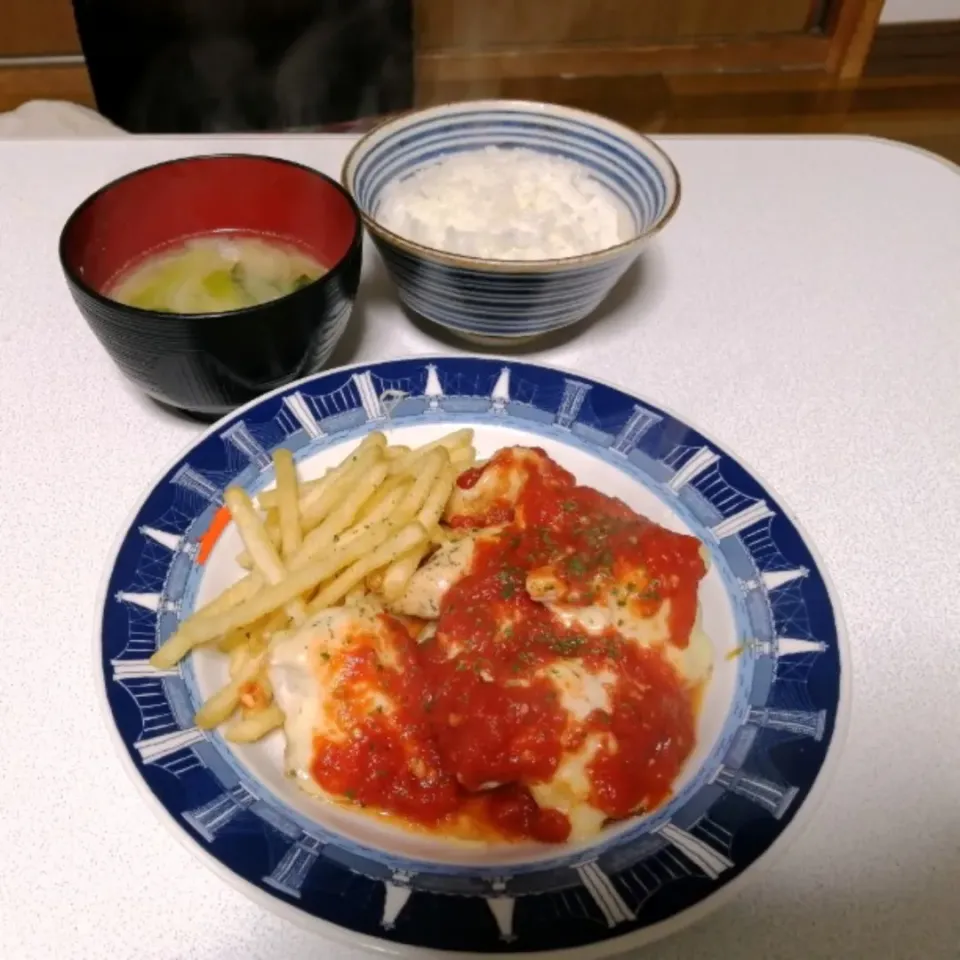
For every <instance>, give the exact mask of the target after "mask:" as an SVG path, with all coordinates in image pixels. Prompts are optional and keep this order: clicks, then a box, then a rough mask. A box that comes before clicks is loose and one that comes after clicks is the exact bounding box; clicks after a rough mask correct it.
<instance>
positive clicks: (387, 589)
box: [378, 541, 430, 604]
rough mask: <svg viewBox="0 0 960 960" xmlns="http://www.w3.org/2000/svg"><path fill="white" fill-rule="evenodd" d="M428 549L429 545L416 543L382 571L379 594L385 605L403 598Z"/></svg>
mask: <svg viewBox="0 0 960 960" xmlns="http://www.w3.org/2000/svg"><path fill="white" fill-rule="evenodd" d="M429 549H430V543H429V541H427V542H426V543H418V544H417V545H416V546H415V547H413V548H412V549H411V550H408V551H407V552H406V553H404V554H401V555H400V556H399V557H397V559H396V560H394V561H393V563H391V564H390V566H389V567H387V569H386V570H384V571H383V574H382V577H381V581H380V588H379V591H378V592H379V593H380V594H382V595H383V599H384V601H385V602H386V603H388V604H390V603H393V602H394V601H395V600H399V599H400V597H402V596H403V592H404V590H406V589H407V584H408V583H409V582H410V579H411V577H413V575H414V574H415V573H416V572H417V568H418V567H419V566H420V561H421V560H422V559H423V558H424V555H425V554H426V552H427V551H428V550H429Z"/></svg>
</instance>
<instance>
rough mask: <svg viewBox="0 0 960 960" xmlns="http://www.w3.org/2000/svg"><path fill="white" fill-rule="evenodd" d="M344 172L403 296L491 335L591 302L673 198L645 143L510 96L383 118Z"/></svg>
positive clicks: (536, 333)
mask: <svg viewBox="0 0 960 960" xmlns="http://www.w3.org/2000/svg"><path fill="white" fill-rule="evenodd" d="M342 181H343V184H344V186H345V187H346V189H347V191H348V192H349V193H350V194H351V196H352V197H353V198H354V200H355V201H356V204H357V206H358V207H359V209H360V214H361V216H362V218H363V221H364V224H365V225H366V227H367V230H368V232H369V234H370V236H371V237H372V238H373V240H374V243H375V244H376V246H377V248H378V250H379V251H380V254H381V255H382V257H383V259H384V261H385V263H386V267H387V270H388V272H389V273H390V276H391V277H392V278H393V281H394V282H395V284H396V286H397V292H398V295H399V298H400V300H401V302H402V303H403V304H404V305H405V306H406V307H407V308H408V309H409V310H411V311H413V312H414V313H416V314H419V315H420V316H422V317H424V318H426V319H427V320H430V321H432V322H433V323H436V324H439V325H441V326H443V327H445V328H447V329H448V330H450V331H452V332H454V333H455V334H457V335H458V336H460V337H462V338H465V339H467V340H470V341H472V342H474V343H482V344H493V345H500V346H503V345H506V346H510V345H511V344H517V343H519V342H524V341H529V340H532V339H535V338H536V337H540V336H543V335H544V334H547V333H551V332H553V331H555V330H559V329H561V328H563V327H567V326H570V325H571V324H574V323H577V322H579V321H580V320H583V319H584V318H586V317H587V316H589V315H590V314H591V313H593V312H594V310H596V309H597V307H599V305H600V304H601V303H602V302H603V300H604V299H605V298H606V296H607V295H608V294H609V293H610V291H611V290H612V289H613V287H614V286H615V285H616V283H617V281H618V280H619V279H620V278H621V277H622V276H623V274H624V273H625V272H626V271H627V270H628V269H629V267H630V266H631V265H632V264H633V262H634V261H635V260H636V258H637V257H638V256H639V254H640V252H641V251H642V250H643V248H644V246H645V245H646V244H647V243H648V242H649V240H650V239H651V237H653V236H654V235H655V234H656V233H658V232H659V231H660V230H661V229H662V228H663V227H664V226H665V225H666V223H667V222H668V221H669V220H670V219H671V218H672V216H673V214H674V212H675V211H676V209H677V206H678V204H679V201H680V178H679V175H678V174H677V171H676V168H675V167H674V165H673V163H672V162H671V161H670V158H669V157H668V156H667V155H666V154H665V153H664V152H663V151H662V150H661V149H660V148H659V147H658V146H657V145H656V144H655V143H653V141H651V140H649V139H647V138H646V137H643V136H641V135H640V134H638V133H635V132H633V131H632V130H630V129H629V128H628V127H625V126H622V125H621V124H619V123H615V122H613V121H612V120H607V119H605V118H604V117H600V116H598V115H596V114H592V113H588V112H586V111H583V110H576V109H573V108H570V107H561V106H556V105H553V104H545V103H535V102H527V101H520V100H477V101H473V102H467V103H457V104H447V105H443V106H436V107H430V108H427V109H424V110H418V111H414V112H412V113H408V114H404V115H403V116H400V117H395V118H393V119H390V120H388V121H386V122H385V123H383V124H381V125H380V126H378V127H376V128H375V129H374V130H372V131H370V132H369V133H367V134H366V135H365V136H364V137H363V138H362V139H361V140H360V141H359V142H358V143H357V144H356V146H354V148H353V149H352V150H351V151H350V153H349V155H348V156H347V159H346V161H345V163H344V166H343V173H342Z"/></svg>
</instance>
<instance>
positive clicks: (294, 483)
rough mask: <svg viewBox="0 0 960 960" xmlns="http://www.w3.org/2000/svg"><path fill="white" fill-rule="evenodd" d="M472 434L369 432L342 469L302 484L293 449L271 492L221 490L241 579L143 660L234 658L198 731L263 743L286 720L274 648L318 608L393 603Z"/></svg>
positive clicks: (437, 537) (280, 456)
mask: <svg viewBox="0 0 960 960" xmlns="http://www.w3.org/2000/svg"><path fill="white" fill-rule="evenodd" d="M475 461H476V450H475V449H474V446H473V431H472V430H469V429H463V430H457V431H455V432H453V433H450V434H447V435H446V436H444V437H441V438H440V439H439V440H435V441H433V442H431V443H428V444H425V445H424V446H421V447H418V448H415V449H411V448H410V447H405V446H391V445H389V444H388V443H387V439H386V437H385V436H384V435H383V434H382V433H371V434H368V435H367V437H366V438H364V440H363V441H362V442H361V443H360V444H359V446H357V448H356V449H355V450H354V451H353V452H352V453H351V454H350V455H349V456H347V457H346V459H344V460H343V461H342V462H341V463H339V464H337V466H335V467H333V468H331V469H330V470H328V471H327V472H326V473H325V474H324V475H323V476H322V477H320V478H319V479H317V480H310V481H306V482H303V481H301V480H300V479H299V477H298V475H297V470H296V466H295V464H294V461H293V456H292V455H291V453H290V451H289V450H277V451H276V452H275V454H274V457H273V462H274V468H275V474H276V486H275V487H274V488H273V489H271V490H267V491H265V492H263V493H261V494H260V495H259V496H258V497H257V503H256V504H255V503H254V502H253V501H252V500H251V499H250V497H249V496H248V495H247V493H246V492H245V491H244V490H242V489H240V488H238V487H231V488H229V489H228V490H227V491H226V493H225V494H224V502H225V504H226V506H227V508H228V509H229V511H230V514H231V517H232V519H233V522H234V523H235V524H236V526H237V530H238V531H239V533H240V537H241V539H242V541H243V546H244V550H243V552H242V553H241V554H240V555H239V556H238V557H237V562H238V563H239V564H240V566H241V567H243V568H244V569H246V570H247V571H248V572H247V573H246V574H245V575H244V576H243V577H242V578H241V579H240V580H238V581H237V582H236V583H234V584H233V586H231V587H229V588H228V589H227V590H225V591H224V592H223V593H221V594H220V595H219V596H218V597H216V598H215V599H214V600H212V601H211V602H210V603H208V604H207V605H206V606H204V607H202V608H201V609H200V610H198V611H197V612H196V613H194V614H193V615H192V616H190V617H188V618H187V619H186V620H185V621H184V622H183V623H182V624H181V625H180V627H179V629H178V630H177V631H176V632H175V633H174V634H173V635H172V636H171V637H170V638H169V639H168V640H167V641H166V642H165V643H164V644H163V645H162V646H161V647H160V648H159V649H158V650H157V651H156V653H154V655H153V656H152V657H151V658H150V662H151V663H152V664H153V665H154V666H155V667H157V668H160V669H168V668H170V667H172V666H174V665H175V664H177V663H179V662H180V660H182V659H183V658H184V657H185V656H187V654H188V653H190V651H191V650H194V649H196V648H199V647H203V648H206V649H214V650H218V651H220V652H221V653H224V654H226V655H227V656H228V657H229V667H230V680H229V682H228V683H227V684H226V685H225V686H224V687H222V688H221V689H220V690H218V691H217V692H216V693H214V694H213V695H212V696H211V697H210V698H209V699H208V700H207V701H206V702H205V703H204V704H203V705H202V706H201V707H200V709H199V710H198V711H197V715H196V724H197V726H198V727H200V728H201V729H206V730H209V729H213V728H214V727H217V726H220V725H221V724H223V723H227V722H228V721H229V725H228V726H227V728H226V730H225V732H224V733H225V736H226V737H227V739H229V740H232V741H234V742H236V743H250V742H253V741H255V740H259V739H260V738H261V737H263V736H265V735H266V734H267V733H269V732H270V731H271V730H274V729H276V728H277V727H279V726H281V725H282V724H283V719H284V718H283V714H282V712H281V711H280V708H279V707H278V706H277V704H276V703H275V702H274V700H273V691H272V689H271V687H270V680H269V677H268V676H267V670H266V666H267V663H268V659H269V652H270V646H271V643H273V642H275V640H276V639H277V638H278V637H279V636H280V635H281V634H283V633H285V632H286V631H289V630H290V629H292V628H295V627H297V626H298V625H299V624H301V623H303V622H304V621H305V620H307V619H308V618H309V617H310V616H311V615H313V614H314V613H316V612H318V611H321V610H325V609H327V608H328V607H332V606H336V605H337V604H340V603H343V602H345V601H348V600H352V599H358V598H359V597H361V596H363V595H368V594H373V595H375V596H377V597H378V598H379V600H380V601H382V602H383V603H384V605H387V606H388V605H389V604H390V603H391V602H393V601H395V600H397V599H399V598H400V597H401V596H402V595H403V593H404V590H405V589H406V586H407V584H408V582H409V580H410V578H411V577H412V576H413V574H414V573H415V572H416V570H417V568H418V567H419V565H420V563H421V562H422V561H423V559H424V557H426V556H427V554H428V553H429V552H430V550H431V549H432V548H433V546H434V545H435V544H438V543H442V542H443V541H444V540H445V534H444V531H443V529H442V528H441V526H440V520H441V518H442V517H443V514H444V510H445V509H446V506H447V502H448V500H449V499H450V495H451V494H452V492H453V489H454V484H455V482H456V479H457V476H458V475H459V474H460V473H461V472H462V471H464V470H466V469H468V468H469V467H471V466H473V464H474V463H475Z"/></svg>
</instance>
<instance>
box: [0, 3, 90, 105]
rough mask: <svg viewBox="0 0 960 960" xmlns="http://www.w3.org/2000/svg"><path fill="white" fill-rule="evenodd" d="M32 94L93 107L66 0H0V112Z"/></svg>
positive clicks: (70, 6) (70, 4)
mask: <svg viewBox="0 0 960 960" xmlns="http://www.w3.org/2000/svg"><path fill="white" fill-rule="evenodd" d="M34 99H48V100H73V101H75V102H77V103H83V104H86V105H88V106H93V92H92V91H91V89H90V81H89V78H88V77H87V71H86V68H85V67H84V63H83V56H82V55H81V52H80V40H79V38H78V36H77V28H76V24H75V23H74V19H73V4H72V2H71V0H0V111H2V110H11V109H13V108H15V107H17V106H19V105H20V104H21V103H23V102H24V101H26V100H34Z"/></svg>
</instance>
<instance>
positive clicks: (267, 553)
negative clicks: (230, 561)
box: [223, 487, 305, 622]
mask: <svg viewBox="0 0 960 960" xmlns="http://www.w3.org/2000/svg"><path fill="white" fill-rule="evenodd" d="M223 500H224V503H225V504H226V505H227V508H228V509H229V510H230V513H231V515H232V516H233V522H234V523H235V524H236V525H237V529H238V530H239V531H240V537H241V538H242V539H243V542H244V545H245V546H246V548H247V552H248V553H249V554H250V558H251V559H252V560H253V564H254V567H255V569H256V570H257V571H258V572H259V573H260V574H261V575H262V576H263V578H264V580H266V581H267V583H280V582H281V581H282V580H283V579H284V577H285V576H286V574H287V570H286V567H285V566H284V564H283V561H282V560H281V559H280V555H279V554H278V553H277V548H276V547H274V545H273V544H272V543H271V542H270V540H269V538H268V537H267V535H266V532H265V530H264V527H263V523H262V522H261V520H260V517H259V516H258V515H257V511H256V510H255V509H254V506H253V503H252V502H251V500H250V497H248V496H247V493H246V491H245V490H241V489H240V488H239V487H230V488H228V489H227V491H226V492H225V493H224V495H223ZM287 612H288V613H289V614H290V617H291V619H293V620H294V621H296V622H299V621H300V620H302V619H303V617H304V614H305V607H304V605H303V603H302V602H301V601H300V600H299V599H297V600H291V601H290V605H289V607H288V608H287Z"/></svg>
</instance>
